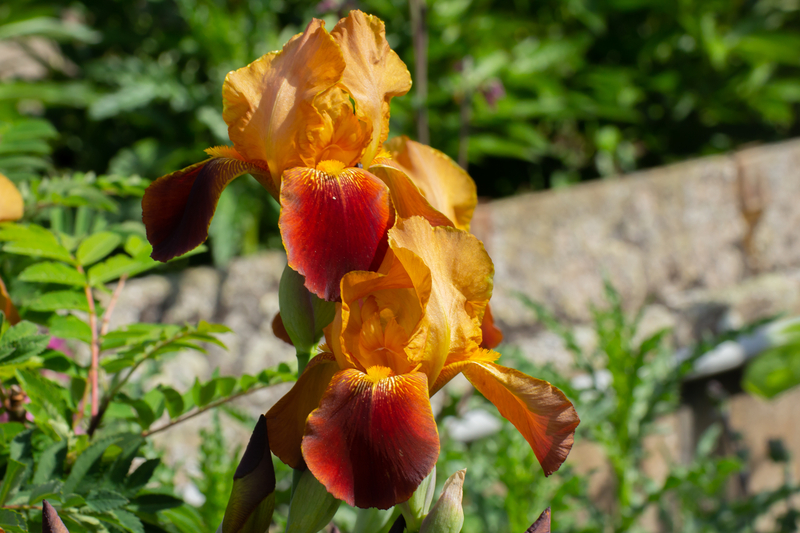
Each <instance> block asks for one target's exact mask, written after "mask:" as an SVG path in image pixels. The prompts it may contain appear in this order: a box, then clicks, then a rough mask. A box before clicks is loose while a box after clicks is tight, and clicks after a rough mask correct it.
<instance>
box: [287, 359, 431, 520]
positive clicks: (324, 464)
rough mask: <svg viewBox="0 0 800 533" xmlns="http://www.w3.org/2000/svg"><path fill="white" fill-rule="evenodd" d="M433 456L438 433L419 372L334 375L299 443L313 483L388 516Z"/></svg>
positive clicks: (413, 487)
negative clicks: (301, 445) (314, 480)
mask: <svg viewBox="0 0 800 533" xmlns="http://www.w3.org/2000/svg"><path fill="white" fill-rule="evenodd" d="M370 372H372V369H370ZM438 456H439V433H438V431H437V429H436V422H435V420H434V418H433V412H432V411H431V404H430V401H429V399H428V382H427V378H426V377H425V374H423V373H421V372H415V373H412V374H402V375H397V376H391V377H388V376H380V375H378V373H370V374H364V373H362V372H360V371H358V370H355V369H347V370H343V371H341V372H338V373H337V374H336V375H335V376H334V377H333V380H332V381H331V384H330V387H329V388H328V391H327V392H326V393H325V395H324V396H323V397H322V401H321V402H320V406H319V409H317V410H315V411H314V412H313V413H311V416H309V418H308V422H307V424H306V436H305V437H304V438H303V457H304V458H305V461H306V464H307V465H308V467H309V469H310V470H311V472H312V473H313V474H314V476H315V477H316V478H317V479H318V480H319V481H320V482H321V483H322V484H323V485H325V488H327V489H328V492H330V493H331V494H332V495H333V496H334V497H336V498H338V499H340V500H344V501H345V502H347V503H348V504H350V505H355V506H357V507H378V508H380V509H388V508H389V507H392V506H393V505H395V504H397V503H400V502H403V501H405V500H407V499H408V498H410V497H411V495H412V494H413V493H414V491H415V490H416V488H417V486H418V485H419V484H420V482H422V480H423V479H425V477H426V476H427V475H428V474H429V473H430V471H431V469H432V468H433V466H434V465H435V464H436V459H437V458H438Z"/></svg>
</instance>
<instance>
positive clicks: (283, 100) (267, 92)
mask: <svg viewBox="0 0 800 533" xmlns="http://www.w3.org/2000/svg"><path fill="white" fill-rule="evenodd" d="M344 67H345V64H344V59H343V58H342V52H341V51H340V49H339V46H338V45H337V44H336V42H335V41H334V40H333V38H332V37H331V35H330V34H329V33H328V32H327V31H325V27H324V23H323V22H322V21H320V20H317V19H314V20H313V21H311V23H309V25H308V27H307V28H306V31H305V32H303V33H302V34H300V35H296V36H295V37H293V38H292V39H291V40H290V41H289V42H288V43H286V45H285V46H284V47H283V50H281V51H280V52H272V53H270V54H267V55H265V56H264V57H262V58H260V59H258V60H256V61H254V62H253V63H251V64H249V65H248V66H246V67H244V68H241V69H239V70H235V71H233V72H230V73H229V74H228V75H227V77H226V78H225V84H224V85H223V88H222V98H223V104H224V105H223V112H222V118H223V119H225V123H226V124H228V136H229V137H230V139H231V141H233V144H234V146H235V147H236V149H237V150H238V151H239V153H241V154H242V155H243V156H244V157H245V158H246V159H248V160H251V161H265V162H266V163H267V164H268V165H269V171H270V174H271V175H272V179H273V180H275V184H276V189H277V188H279V187H280V179H281V174H282V173H283V171H284V170H286V169H287V168H291V167H296V166H313V165H314V164H315V163H316V161H315V156H316V154H317V151H318V150H319V149H320V147H319V142H318V139H317V137H318V136H319V134H320V131H321V129H322V128H323V127H324V125H325V124H324V120H323V117H322V115H321V114H320V113H319V111H318V110H317V109H316V108H315V107H314V105H313V104H314V100H315V98H316V97H317V96H318V95H320V94H321V93H322V92H324V91H325V90H327V89H329V88H330V87H333V86H334V85H335V84H336V83H337V82H339V80H340V79H341V76H342V72H343V71H344Z"/></svg>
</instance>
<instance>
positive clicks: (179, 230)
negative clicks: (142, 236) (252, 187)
mask: <svg viewBox="0 0 800 533" xmlns="http://www.w3.org/2000/svg"><path fill="white" fill-rule="evenodd" d="M250 170H256V169H255V168H254V167H252V166H251V165H250V164H249V163H247V162H245V161H242V160H240V159H234V158H213V157H212V158H211V159H207V160H205V161H203V162H202V163H196V164H194V165H192V166H190V167H186V168H184V169H183V170H179V171H177V172H173V173H172V174H167V175H166V176H162V177H160V178H158V179H157V180H156V181H154V182H153V183H151V184H150V186H149V187H148V188H147V190H146V191H145V193H144V198H142V221H143V222H144V225H145V229H146V230H147V240H149V241H150V244H152V245H153V253H152V257H153V259H155V260H156V261H168V260H170V259H172V258H173V257H177V256H179V255H183V254H185V253H186V252H188V251H190V250H193V249H194V248H197V247H198V246H199V245H200V244H202V243H203V241H205V240H206V239H207V238H208V227H209V225H210V224H211V219H212V218H213V216H214V210H215V209H216V208H217V201H218V200H219V197H220V195H221V194H222V190H223V189H224V188H225V187H226V186H227V185H228V184H229V183H230V182H231V181H233V179H234V178H237V177H239V176H241V175H242V174H244V173H245V172H250Z"/></svg>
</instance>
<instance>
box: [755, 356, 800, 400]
mask: <svg viewBox="0 0 800 533" xmlns="http://www.w3.org/2000/svg"><path fill="white" fill-rule="evenodd" d="M742 382H743V386H744V388H745V390H747V391H748V392H752V393H753V394H758V395H759V396H763V397H764V398H774V397H775V396H778V395H779V394H781V393H783V392H786V391H788V390H789V389H792V388H794V387H797V386H798V385H800V342H794V343H790V344H786V345H783V346H778V347H775V348H771V349H769V350H766V351H764V352H762V353H761V354H759V355H758V357H756V358H755V359H753V360H752V361H751V362H750V364H749V365H748V366H747V369H746V370H745V373H744V378H743V380H742Z"/></svg>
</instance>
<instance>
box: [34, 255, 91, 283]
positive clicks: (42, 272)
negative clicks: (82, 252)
mask: <svg viewBox="0 0 800 533" xmlns="http://www.w3.org/2000/svg"><path fill="white" fill-rule="evenodd" d="M19 279H20V280H21V281H32V282H35V283H58V284H61V285H77V286H79V287H83V286H84V285H86V276H84V275H83V274H81V273H80V272H78V271H77V270H75V269H74V268H72V267H71V266H68V265H65V264H64V263H53V262H50V261H44V262H41V263H35V264H33V265H31V266H29V267H28V268H26V269H25V270H23V271H22V272H21V273H20V275H19Z"/></svg>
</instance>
